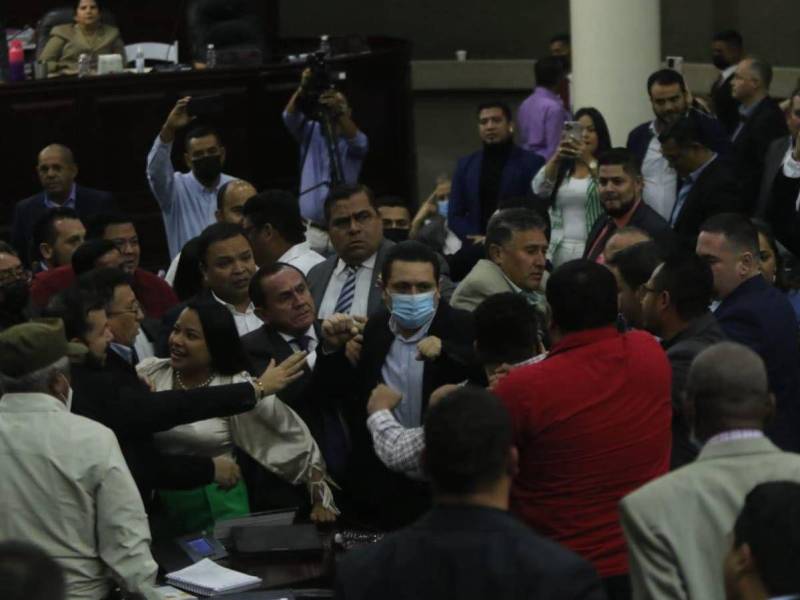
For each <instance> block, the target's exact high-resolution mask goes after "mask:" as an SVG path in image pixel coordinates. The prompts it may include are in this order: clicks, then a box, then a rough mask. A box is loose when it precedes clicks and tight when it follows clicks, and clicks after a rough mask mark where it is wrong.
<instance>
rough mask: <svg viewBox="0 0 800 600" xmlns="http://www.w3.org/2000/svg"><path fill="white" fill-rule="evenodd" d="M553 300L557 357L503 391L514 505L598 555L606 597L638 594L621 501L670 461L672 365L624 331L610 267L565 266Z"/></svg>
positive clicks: (654, 345)
mask: <svg viewBox="0 0 800 600" xmlns="http://www.w3.org/2000/svg"><path fill="white" fill-rule="evenodd" d="M547 300H548V302H549V303H550V307H551V309H552V325H551V338H552V340H553V346H552V348H551V350H550V354H549V355H548V357H547V358H546V359H545V360H543V361H541V362H539V363H536V364H532V365H529V366H527V367H521V368H519V369H515V370H514V371H512V372H511V373H510V374H509V375H508V376H507V377H505V378H504V379H503V380H501V381H500V383H499V384H498V385H497V387H496V388H495V393H496V394H497V396H499V397H500V398H501V399H502V400H503V402H504V403H505V405H506V407H507V408H508V410H509V411H510V413H511V416H512V420H513V423H514V428H515V444H516V446H517V448H518V449H519V459H520V460H519V473H518V474H517V476H516V478H515V480H514V485H513V488H512V491H511V507H512V511H514V512H516V514H517V515H518V516H519V517H520V518H522V519H523V520H524V521H525V522H526V523H528V525H530V526H531V527H533V528H534V529H535V530H536V531H537V532H538V533H540V534H542V535H545V536H547V537H550V538H551V539H553V540H555V541H557V542H559V543H561V544H563V545H565V546H566V547H567V548H570V549H571V550H573V551H574V552H576V553H578V554H580V555H582V556H583V557H585V558H587V559H588V560H590V561H591V562H592V563H593V564H594V566H595V568H596V569H597V572H598V573H599V575H600V577H601V578H603V580H604V584H605V586H606V592H607V594H608V597H609V599H611V600H614V599H615V598H625V597H630V584H629V582H628V578H627V573H628V561H627V556H626V551H625V539H624V537H623V532H622V528H621V526H620V522H619V515H618V512H617V504H618V502H619V501H620V500H621V499H622V497H623V496H625V495H626V494H628V493H629V492H631V491H633V490H635V489H637V488H638V487H640V486H641V485H643V484H645V483H646V482H648V481H650V480H651V479H653V478H655V477H658V476H660V475H663V474H664V473H666V472H667V471H668V470H669V459H670V444H671V431H670V423H671V419H672V408H671V404H670V380H671V373H670V366H669V362H668V360H667V358H666V355H665V354H664V351H663V350H662V349H661V347H660V346H659V344H658V342H657V341H656V339H655V338H654V337H653V336H651V335H650V334H649V333H645V332H642V331H631V332H628V333H620V332H619V331H618V330H617V328H616V327H615V321H616V318H617V288H616V283H615V281H614V276H613V275H612V274H611V272H610V271H609V270H608V269H606V268H605V267H603V266H601V265H598V264H596V263H593V262H590V261H588V260H575V261H571V262H568V263H566V264H565V265H563V266H562V267H560V268H559V269H558V270H556V272H555V273H554V274H553V276H552V277H551V278H550V281H549V282H548V284H547Z"/></svg>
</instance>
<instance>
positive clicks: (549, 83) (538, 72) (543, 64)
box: [533, 56, 564, 88]
mask: <svg viewBox="0 0 800 600" xmlns="http://www.w3.org/2000/svg"><path fill="white" fill-rule="evenodd" d="M533 73H534V75H535V77H536V85H540V86H542V87H548V88H551V87H553V86H556V85H558V83H559V82H560V81H561V80H562V79H563V78H564V61H563V60H562V59H561V58H560V57H558V56H543V57H542V58H540V59H538V60H537V61H536V64H535V65H534V66H533Z"/></svg>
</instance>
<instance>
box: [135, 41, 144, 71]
mask: <svg viewBox="0 0 800 600" xmlns="http://www.w3.org/2000/svg"><path fill="white" fill-rule="evenodd" d="M136 72H137V73H144V50H142V47H141V46H137V47H136Z"/></svg>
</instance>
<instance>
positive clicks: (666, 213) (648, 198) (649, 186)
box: [642, 121, 678, 221]
mask: <svg viewBox="0 0 800 600" xmlns="http://www.w3.org/2000/svg"><path fill="white" fill-rule="evenodd" d="M655 123H656V122H655V121H653V122H652V123H650V131H652V132H653V138H652V139H651V140H650V145H649V146H648V147H647V152H646V153H645V155H644V160H643V161H642V177H644V190H642V197H643V198H644V201H645V202H646V203H647V204H649V205H650V207H651V208H652V209H653V210H655V211H656V212H657V213H658V214H660V215H661V216H662V217H664V220H665V221H668V220H669V217H670V215H671V214H672V208H673V207H674V206H675V195H676V191H677V189H678V175H677V173H675V169H673V168H672V167H670V166H669V161H667V159H666V158H664V155H663V154H661V142H659V141H658V132H657V131H656V126H655Z"/></svg>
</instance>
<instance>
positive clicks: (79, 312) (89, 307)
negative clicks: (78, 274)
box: [42, 285, 106, 340]
mask: <svg viewBox="0 0 800 600" xmlns="http://www.w3.org/2000/svg"><path fill="white" fill-rule="evenodd" d="M105 308H106V299H105V298H103V297H101V296H100V295H99V294H97V293H96V292H95V291H91V290H87V289H82V288H80V287H78V286H76V285H73V286H70V287H68V288H67V289H65V290H62V291H60V292H59V293H58V294H56V295H55V296H53V297H52V298H51V299H50V302H48V303H47V306H46V307H45V308H44V310H43V311H42V316H43V317H52V318H56V319H61V320H62V321H63V322H64V334H65V335H66V337H67V339H68V340H71V339H73V338H78V339H80V340H83V339H86V332H87V331H88V329H89V320H88V317H89V313H90V312H92V311H94V310H105Z"/></svg>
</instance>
